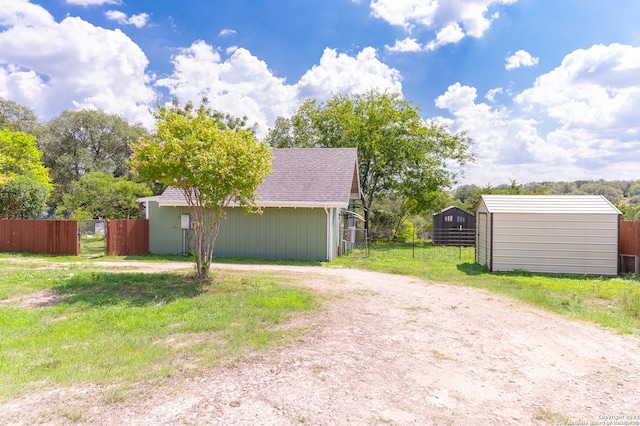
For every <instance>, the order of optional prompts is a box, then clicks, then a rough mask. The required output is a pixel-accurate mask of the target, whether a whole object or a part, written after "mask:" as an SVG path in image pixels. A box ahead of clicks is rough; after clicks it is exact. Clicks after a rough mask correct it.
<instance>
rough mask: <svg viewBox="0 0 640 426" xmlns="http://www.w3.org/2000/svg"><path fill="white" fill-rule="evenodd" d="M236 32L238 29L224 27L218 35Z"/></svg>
mask: <svg viewBox="0 0 640 426" xmlns="http://www.w3.org/2000/svg"><path fill="white" fill-rule="evenodd" d="M235 33H236V30H230V29H228V28H224V29H223V30H221V31H220V33H219V34H218V36H219V37H223V36H228V35H233V34H235Z"/></svg>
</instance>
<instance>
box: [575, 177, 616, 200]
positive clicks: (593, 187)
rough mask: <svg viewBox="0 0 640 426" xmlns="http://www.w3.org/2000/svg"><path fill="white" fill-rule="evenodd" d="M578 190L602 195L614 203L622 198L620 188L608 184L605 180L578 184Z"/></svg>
mask: <svg viewBox="0 0 640 426" xmlns="http://www.w3.org/2000/svg"><path fill="white" fill-rule="evenodd" d="M580 191H582V192H584V193H585V194H589V195H604V196H605V197H606V198H607V199H608V200H609V201H611V202H612V203H614V204H617V203H619V202H620V201H621V200H622V198H623V194H622V190H621V189H618V188H616V187H615V186H613V185H609V184H607V183H605V182H589V183H586V184H583V185H580Z"/></svg>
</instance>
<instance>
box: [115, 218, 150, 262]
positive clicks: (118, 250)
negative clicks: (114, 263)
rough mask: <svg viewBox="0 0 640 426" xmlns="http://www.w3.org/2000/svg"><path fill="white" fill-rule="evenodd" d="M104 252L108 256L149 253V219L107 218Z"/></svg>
mask: <svg viewBox="0 0 640 426" xmlns="http://www.w3.org/2000/svg"><path fill="white" fill-rule="evenodd" d="M106 252H107V255H108V256H137V255H140V254H147V253H149V221H148V220H146V219H123V220H108V221H107V248H106Z"/></svg>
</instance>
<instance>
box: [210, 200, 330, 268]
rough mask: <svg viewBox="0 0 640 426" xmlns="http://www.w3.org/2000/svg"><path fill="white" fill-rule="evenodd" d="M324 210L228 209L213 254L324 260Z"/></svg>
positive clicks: (325, 241)
mask: <svg viewBox="0 0 640 426" xmlns="http://www.w3.org/2000/svg"><path fill="white" fill-rule="evenodd" d="M326 222H327V216H326V213H325V211H324V209H303V208H298V209H294V208H265V209H263V212H262V215H258V214H248V215H245V214H244V212H243V210H242V209H241V208H231V209H228V210H227V220H225V221H223V222H222V224H221V225H220V233H219V234H218V239H217V240H216V245H215V248H214V250H213V254H214V256H216V257H246V258H259V259H294V260H325V259H326V246H327V240H326Z"/></svg>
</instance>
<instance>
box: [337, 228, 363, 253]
mask: <svg viewBox="0 0 640 426" xmlns="http://www.w3.org/2000/svg"><path fill="white" fill-rule="evenodd" d="M340 256H354V257H367V256H369V244H368V240H367V230H366V229H360V228H355V227H352V228H346V229H345V228H340Z"/></svg>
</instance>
